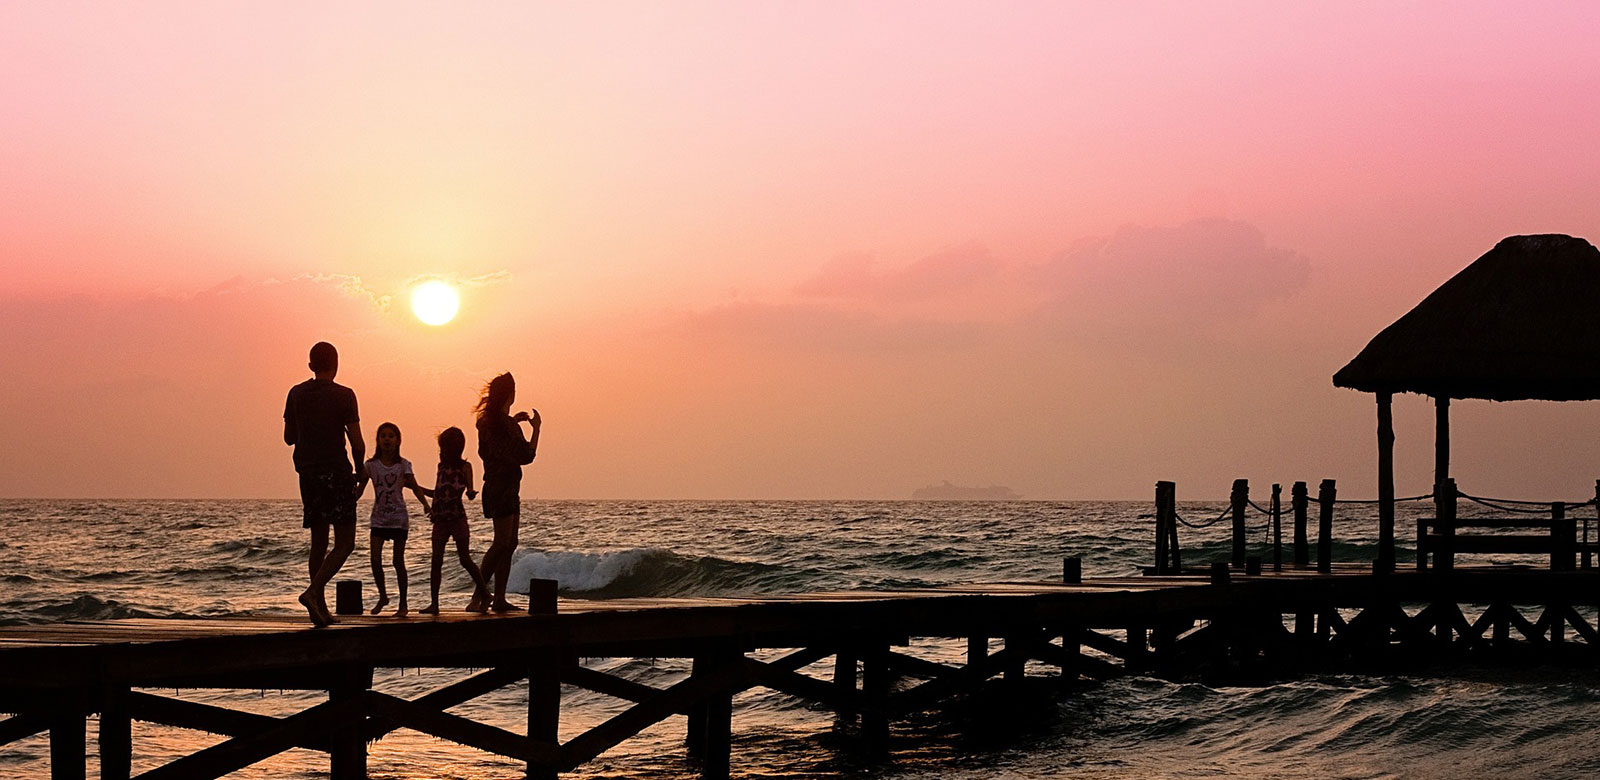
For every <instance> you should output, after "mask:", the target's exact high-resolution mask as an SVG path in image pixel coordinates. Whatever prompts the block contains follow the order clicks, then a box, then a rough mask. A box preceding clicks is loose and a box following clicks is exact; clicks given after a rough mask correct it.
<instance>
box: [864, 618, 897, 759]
mask: <svg viewBox="0 0 1600 780" xmlns="http://www.w3.org/2000/svg"><path fill="white" fill-rule="evenodd" d="M888 653H889V646H888V645H887V644H886V643H876V644H874V645H873V646H872V648H871V649H870V650H869V651H868V652H865V653H863V654H862V655H861V697H862V699H863V700H864V702H865V710H864V711H863V712H862V713H861V735H862V737H863V738H865V739H866V741H867V746H868V747H869V748H870V749H873V750H884V749H886V748H887V747H888V744H889V717H888V708H889V690H890V686H891V681H892V677H893V674H894V672H893V670H891V669H890V668H889V659H888V658H887V656H888Z"/></svg>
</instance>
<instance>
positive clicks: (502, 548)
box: [283, 341, 541, 627]
mask: <svg viewBox="0 0 1600 780" xmlns="http://www.w3.org/2000/svg"><path fill="white" fill-rule="evenodd" d="M307 367H308V368H310V369H311V374H312V376H311V378H310V379H307V380H306V381H304V382H301V383H300V384H297V385H295V386H294V387H292V388H290V389H289V397H288V399H287V400H286V401H285V403H284V409H283V442H284V444H287V445H289V446H291V447H293V448H294V468H295V471H296V472H297V474H298V475H299V479H300V503H301V507H302V510H303V516H304V522H303V525H304V527H305V528H306V529H308V530H309V531H310V532H311V548H310V555H309V558H308V561H307V564H308V565H307V571H308V573H309V575H310V578H311V581H310V584H309V585H308V586H307V587H306V589H305V591H304V592H302V593H301V594H300V597H299V601H300V604H301V606H303V607H305V610H306V613H307V614H308V615H309V616H310V618H311V622H312V623H313V624H314V625H316V626H317V627H322V626H326V625H330V624H333V623H337V622H339V621H338V619H337V618H335V617H334V616H333V613H332V612H330V611H329V610H328V603H327V595H326V594H327V585H328V583H329V582H331V581H332V580H333V578H334V577H335V576H337V575H338V573H339V570H340V568H342V567H343V566H344V564H345V561H346V560H347V559H349V557H350V553H351V552H353V551H354V550H355V534H356V500H357V499H358V498H360V497H361V495H362V494H363V493H364V492H365V491H366V487H367V483H369V482H370V483H372V487H373V502H372V513H371V516H370V520H369V529H370V533H369V536H368V539H369V543H370V546H371V551H372V577H373V580H374V581H375V582H376V584H377V589H378V600H377V603H376V604H375V605H374V606H373V607H372V614H374V615H376V614H379V613H381V612H382V611H383V609H384V608H385V607H387V606H388V605H389V603H390V598H389V592H388V588H387V583H386V582H385V576H384V568H383V548H384V545H385V544H387V543H389V542H393V544H394V548H393V559H392V563H393V566H394V570H395V586H396V595H397V597H398V599H399V602H398V604H397V605H396V608H395V614H396V615H397V616H400V617H404V616H406V615H407V614H408V613H409V609H410V608H409V603H408V599H407V595H408V592H407V591H408V586H409V577H408V576H407V572H406V561H405V549H406V540H407V538H408V537H409V535H410V526H411V518H410V511H409V509H408V507H407V503H406V500H405V495H404V492H405V491H406V490H410V491H411V493H412V495H414V496H415V497H416V499H417V502H418V503H419V504H420V505H421V508H422V513H423V515H425V516H427V517H428V519H429V521H430V522H431V523H432V524H433V530H432V533H431V534H430V539H431V542H432V561H431V567H430V568H431V573H430V577H429V593H430V596H431V598H430V600H429V604H428V606H426V607H424V608H423V609H422V610H420V612H421V613H422V614H427V615H437V614H439V580H440V576H441V569H442V567H443V563H444V553H445V547H446V545H447V544H448V543H449V542H450V541H451V540H454V541H455V547H456V555H457V557H458V559H459V560H460V562H461V567H462V568H463V569H465V570H466V572H467V574H468V575H469V576H470V577H471V578H472V582H473V585H474V590H473V594H472V599H471V601H470V602H469V603H468V604H467V607H466V609H467V611H469V612H479V613H482V612H487V611H490V610H492V611H495V612H512V611H516V610H518V609H520V608H519V607H517V606H516V605H514V604H512V603H511V602H509V601H507V600H506V581H507V579H508V578H509V577H510V574H511V556H512V553H513V552H515V551H516V548H517V541H518V539H517V532H518V526H519V525H520V521H521V500H522V499H521V487H522V467H523V466H526V465H528V464H529V463H532V462H533V459H534V456H535V455H537V454H538V450H539V429H540V423H541V420H540V417H539V412H538V411H527V412H517V413H515V414H513V413H512V412H511V405H512V404H513V403H514V402H515V401H516V395H517V385H516V380H515V379H514V378H513V377H512V376H511V374H510V373H505V374H500V375H499V376H496V377H494V378H493V379H491V380H489V382H488V384H487V385H486V386H485V387H484V389H483V393H482V395H481V396H480V397H479V399H478V403H477V405H476V407H474V413H475V416H476V426H477V431H478V457H479V459H480V460H482V461H483V492H482V494H481V495H482V499H483V514H484V517H486V518H488V519H489V520H490V521H491V523H492V524H493V527H494V536H493V539H492V540H491V542H490V544H489V549H488V550H487V551H486V552H485V553H484V555H483V563H482V565H481V566H480V565H478V564H475V563H474V562H473V560H472V554H471V550H470V546H469V545H470V540H471V523H470V522H469V520H468V516H467V511H466V506H465V503H464V499H465V500H472V499H474V498H477V497H478V496H479V493H478V491H477V490H475V489H474V488H473V468H472V463H471V462H469V461H468V460H466V458H465V457H464V452H465V450H466V436H465V435H464V434H463V433H462V432H461V429H460V428H457V427H454V426H451V427H448V428H445V429H444V430H443V431H441V432H440V433H439V435H438V444H439V466H438V471H437V472H436V474H435V477H434V487H432V488H427V487H423V486H422V485H420V484H418V483H417V481H416V475H415V472H414V470H413V469H412V466H411V461H409V460H406V459H405V458H403V457H401V456H400V442H401V434H400V428H399V426H397V425H395V424H394V423H390V422H386V423H383V424H382V425H379V426H378V429H377V431H376V433H375V435H374V439H375V441H374V452H373V456H372V457H371V458H365V457H364V456H365V455H366V443H365V441H364V440H363V438H362V434H361V416H360V413H359V411H358V408H357V403H356V394H355V391H353V390H351V389H350V388H348V387H345V386H344V385H341V384H339V383H338V382H335V381H334V378H335V377H336V376H337V375H338V373H339V352H338V350H337V349H335V348H334V346H333V345H332V344H329V343H327V342H325V341H322V342H318V343H317V344H316V345H314V346H312V347H311V354H310V362H309V363H308V364H307ZM521 423H527V424H528V426H529V429H528V433H527V435H526V436H525V435H523V431H522V427H521ZM347 443H348V445H349V449H348V452H347V450H346V444H347ZM354 464H360V465H359V466H356V465H354ZM430 497H432V498H433V499H434V501H433V504H432V505H431V506H430V505H429V503H428V499H429V498H430ZM330 529H332V540H333V546H332V548H331V549H330V548H329V546H328V542H329V530H330ZM491 581H492V583H493V584H492V587H491V584H490V583H491Z"/></svg>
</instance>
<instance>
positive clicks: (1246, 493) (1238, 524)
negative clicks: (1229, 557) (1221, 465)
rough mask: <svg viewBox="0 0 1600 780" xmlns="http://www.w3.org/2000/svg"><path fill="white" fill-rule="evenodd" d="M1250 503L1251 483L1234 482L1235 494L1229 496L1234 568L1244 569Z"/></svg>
mask: <svg viewBox="0 0 1600 780" xmlns="http://www.w3.org/2000/svg"><path fill="white" fill-rule="evenodd" d="M1249 502H1250V481H1249V480H1247V479H1236V480H1234V481H1233V492H1232V493H1230V494H1229V496H1228V503H1229V504H1230V505H1231V506H1232V508H1233V568H1235V569H1242V568H1244V534H1245V527H1244V509H1245V505H1246V504H1247V503H1249Z"/></svg>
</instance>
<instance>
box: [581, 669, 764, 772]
mask: <svg viewBox="0 0 1600 780" xmlns="http://www.w3.org/2000/svg"><path fill="white" fill-rule="evenodd" d="M752 682H753V679H752V678H751V676H750V671H749V669H748V668H747V667H746V666H745V665H743V664H737V663H736V664H730V665H727V666H722V667H719V668H716V669H710V668H707V669H704V670H703V671H702V672H701V673H699V674H691V675H689V676H688V677H686V678H684V679H683V680H680V681H678V682H677V683H675V684H673V685H670V686H668V687H667V688H666V689H665V690H663V691H662V692H661V695H659V696H656V697H654V698H652V699H650V700H649V701H643V702H639V703H638V704H635V705H634V706H632V707H630V708H628V709H627V710H625V711H623V712H622V713H620V714H618V715H616V716H614V717H612V718H611V719H610V720H607V721H606V722H604V723H601V724H600V725H598V726H595V727H594V728H592V729H589V730H588V731H586V732H584V733H583V734H580V735H578V736H576V737H573V738H572V739H571V740H568V741H567V743H566V744H564V745H562V746H561V768H562V770H563V771H565V770H567V769H571V768H573V767H575V766H578V765H579V764H582V763H584V762H586V761H589V760H591V759H593V758H594V757H595V756H598V755H600V754H601V753H604V752H605V751H607V750H610V749H611V748H612V747H614V746H616V745H617V744H619V743H621V742H622V741H623V740H625V739H627V738H629V737H631V736H633V735H635V734H638V733H639V732H640V731H643V730H645V729H647V728H649V727H651V726H653V725H655V724H657V723H659V722H661V721H662V720H665V719H666V718H668V717H671V716H672V715H673V714H674V713H677V712H681V711H683V710H685V709H687V708H688V707H689V706H690V705H692V704H695V703H697V702H700V701H702V700H704V699H706V698H708V697H711V696H714V695H717V694H727V695H732V694H734V693H737V692H739V691H742V690H744V689H746V688H748V687H750V684H751V683H752Z"/></svg>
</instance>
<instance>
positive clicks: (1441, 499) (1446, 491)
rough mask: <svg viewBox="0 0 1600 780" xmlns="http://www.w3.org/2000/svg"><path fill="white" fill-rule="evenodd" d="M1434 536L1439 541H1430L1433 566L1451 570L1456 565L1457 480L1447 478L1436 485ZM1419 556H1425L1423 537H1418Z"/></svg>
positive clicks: (1440, 569)
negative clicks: (1422, 544) (1435, 542)
mask: <svg viewBox="0 0 1600 780" xmlns="http://www.w3.org/2000/svg"><path fill="white" fill-rule="evenodd" d="M1434 494H1435V495H1434V497H1433V501H1434V509H1435V510H1436V511H1435V514H1436V515H1438V516H1437V517H1435V518H1434V536H1435V537H1436V538H1437V539H1438V543H1437V544H1434V543H1433V542H1429V546H1430V547H1431V548H1433V568H1435V569H1438V570H1439V571H1450V570H1451V569H1454V568H1455V567H1456V497H1457V496H1458V495H1459V494H1458V493H1457V492H1456V481H1455V480H1453V479H1449V478H1446V479H1444V480H1441V481H1440V482H1439V484H1438V485H1436V486H1435V487H1434ZM1417 541H1418V546H1417V557H1418V558H1419V559H1420V558H1423V557H1424V552H1423V548H1422V546H1421V541H1422V540H1421V539H1418V540H1417ZM1419 565H1420V564H1419Z"/></svg>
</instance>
